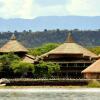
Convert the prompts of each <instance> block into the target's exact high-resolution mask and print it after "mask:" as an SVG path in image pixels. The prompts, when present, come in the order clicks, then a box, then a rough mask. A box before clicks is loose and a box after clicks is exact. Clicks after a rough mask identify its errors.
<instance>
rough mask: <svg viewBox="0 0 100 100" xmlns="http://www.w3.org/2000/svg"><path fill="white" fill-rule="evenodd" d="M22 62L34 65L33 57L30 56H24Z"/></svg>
mask: <svg viewBox="0 0 100 100" xmlns="http://www.w3.org/2000/svg"><path fill="white" fill-rule="evenodd" d="M22 61H23V62H27V63H34V61H35V57H34V56H32V55H28V54H26V55H25V57H24V58H23V60H22Z"/></svg>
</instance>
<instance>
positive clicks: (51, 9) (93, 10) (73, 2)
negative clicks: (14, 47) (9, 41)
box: [0, 0, 100, 19]
mask: <svg viewBox="0 0 100 100" xmlns="http://www.w3.org/2000/svg"><path fill="white" fill-rule="evenodd" d="M72 15H76V16H100V0H0V17H1V18H6V19H9V18H24V19H33V18H36V17H38V16H72Z"/></svg>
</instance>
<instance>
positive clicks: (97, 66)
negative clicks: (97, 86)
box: [82, 59, 100, 73]
mask: <svg viewBox="0 0 100 100" xmlns="http://www.w3.org/2000/svg"><path fill="white" fill-rule="evenodd" d="M82 73H100V59H99V60H97V61H96V62H94V63H93V64H92V65H90V66H89V67H87V68H86V69H85V70H83V71H82Z"/></svg>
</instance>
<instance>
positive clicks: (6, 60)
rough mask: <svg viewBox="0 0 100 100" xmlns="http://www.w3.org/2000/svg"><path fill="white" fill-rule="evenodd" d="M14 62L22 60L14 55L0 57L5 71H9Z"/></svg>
mask: <svg viewBox="0 0 100 100" xmlns="http://www.w3.org/2000/svg"><path fill="white" fill-rule="evenodd" d="M14 60H18V61H19V60H20V58H19V57H18V56H17V55H15V54H14V53H8V54H3V55H1V56H0V62H1V63H2V67H3V69H6V68H7V69H9V67H10V65H11V63H12V62H13V61H14Z"/></svg>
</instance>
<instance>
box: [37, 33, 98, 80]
mask: <svg viewBox="0 0 100 100" xmlns="http://www.w3.org/2000/svg"><path fill="white" fill-rule="evenodd" d="M96 59H98V56H97V55H96V54H94V53H93V52H91V51H89V50H87V49H86V48H84V47H83V46H81V45H79V44H78V43H76V42H75V41H74V39H73V37H72V35H71V33H69V34H68V37H67V40H66V41H65V42H64V43H63V44H61V45H60V46H58V47H57V48H55V49H53V50H51V51H50V52H48V53H45V54H43V55H41V56H40V57H39V60H43V61H46V62H53V63H57V64H59V65H60V69H61V71H60V72H59V73H54V77H60V78H68V79H69V78H70V79H78V78H83V74H82V73H81V72H82V71H83V70H84V69H85V68H87V67H88V66H89V65H91V64H92V63H93V62H94V61H95V60H96Z"/></svg>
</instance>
